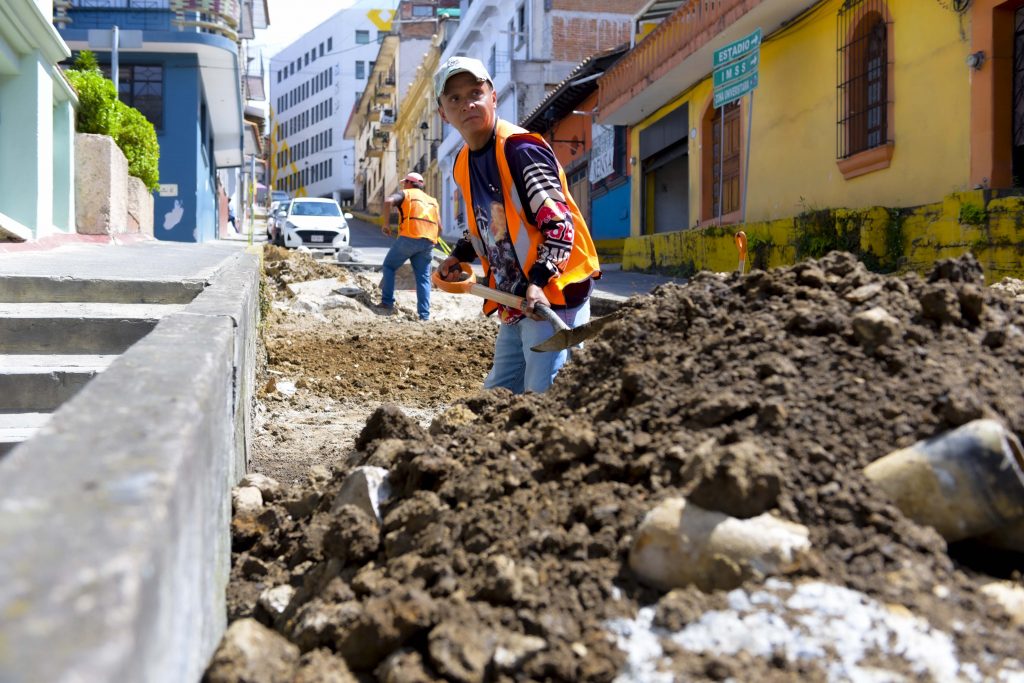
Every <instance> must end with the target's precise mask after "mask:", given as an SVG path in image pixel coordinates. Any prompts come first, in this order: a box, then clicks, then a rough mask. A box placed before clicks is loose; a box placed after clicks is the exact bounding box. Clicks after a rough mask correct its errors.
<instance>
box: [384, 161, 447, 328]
mask: <svg viewBox="0 0 1024 683" xmlns="http://www.w3.org/2000/svg"><path fill="white" fill-rule="evenodd" d="M392 206H396V207H398V216H399V218H398V238H397V239H396V240H395V243H394V244H392V245H391V249H389V250H388V255H387V256H385V257H384V276H383V278H381V282H380V291H381V296H380V299H381V302H380V304H378V305H377V308H379V309H381V310H384V311H387V312H391V311H393V310H394V308H395V271H396V270H398V269H399V268H400V267H401V266H402V264H403V263H405V262H406V261H409V263H410V264H411V265H412V271H413V273H414V274H415V276H416V313H417V314H418V315H419V317H420V320H429V319H430V260H431V254H432V252H433V249H434V245H435V244H437V239H438V237H440V211H439V210H438V205H437V200H436V199H434V198H433V197H431V196H430V195H429V194H427V193H426V192H424V191H423V176H421V175H420V174H419V173H409V174H408V175H406V176H405V178H403V179H402V190H401V191H400V192H396V193H394V194H393V195H390V196H388V197H387V198H386V199H385V200H384V225H383V226H382V227H381V231H382V232H383V233H384V234H385V235H389V236H390V235H391V207H392Z"/></svg>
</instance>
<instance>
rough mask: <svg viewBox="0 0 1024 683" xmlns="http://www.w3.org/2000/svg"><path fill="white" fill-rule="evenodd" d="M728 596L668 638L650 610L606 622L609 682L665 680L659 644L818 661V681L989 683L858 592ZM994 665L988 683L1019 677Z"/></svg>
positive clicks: (1011, 663) (925, 631)
mask: <svg viewBox="0 0 1024 683" xmlns="http://www.w3.org/2000/svg"><path fill="white" fill-rule="evenodd" d="M727 598H728V608H727V609H723V610H714V611H709V612H706V613H705V614H703V615H702V616H701V617H700V618H699V619H698V620H696V621H694V622H692V623H690V624H688V625H687V626H686V627H684V628H683V629H681V630H679V631H676V632H668V631H666V630H665V629H661V628H658V627H655V626H654V625H653V622H654V613H655V608H654V607H644V608H642V609H641V610H640V611H639V613H638V615H637V617H636V618H635V619H615V620H612V621H610V622H607V623H606V624H605V627H606V628H607V629H608V630H609V632H610V633H611V634H612V635H613V636H614V637H615V639H616V643H617V645H618V647H619V649H621V650H622V651H623V652H625V653H626V654H627V663H626V666H625V667H624V669H623V671H622V673H620V675H619V676H618V677H617V678H616V679H615V680H616V683H640V682H641V681H642V682H643V683H663V682H664V683H668V682H669V681H672V680H674V678H673V676H672V674H671V673H670V672H668V671H666V670H665V669H666V667H665V658H666V656H667V655H666V652H665V651H664V649H663V648H662V645H661V641H662V639H668V640H670V641H671V642H672V643H673V644H674V645H675V646H676V647H678V648H681V649H682V650H685V651H687V652H692V653H696V654H712V655H716V656H724V657H733V656H736V655H738V654H740V653H743V654H746V655H749V656H753V657H758V658H761V659H764V660H766V661H768V660H770V659H772V658H773V657H775V656H780V655H781V656H783V657H785V658H786V660H787V661H789V662H803V663H808V664H812V663H817V664H818V666H819V668H820V670H821V671H822V672H823V673H824V675H825V678H826V679H827V680H829V681H836V682H838V681H858V682H859V683H883V682H885V683H888V682H890V681H896V680H904V677H903V674H904V672H905V671H906V669H907V668H908V667H909V668H910V670H911V671H913V672H914V674H915V675H916V676H917V677H918V678H919V679H921V680H931V681H937V682H940V683H954V682H955V681H956V682H959V681H970V682H972V683H973V682H977V683H980V682H981V681H983V680H991V679H986V677H985V676H983V675H982V674H981V668H980V667H979V665H978V663H974V662H962V661H960V660H959V658H958V651H957V647H956V644H955V642H954V640H953V637H952V636H950V635H949V634H948V633H946V632H944V631H941V630H938V629H935V628H933V627H932V626H931V625H930V624H929V623H928V622H927V621H926V620H925V619H923V618H921V617H918V616H914V615H913V614H910V613H909V612H908V611H907V610H906V609H905V608H903V607H902V606H891V605H886V604H883V603H880V602H878V601H876V600H874V599H873V598H871V597H869V596H868V595H866V594H864V593H861V592H858V591H854V590H850V589H848V588H844V587H841V586H834V585H831V584H827V583H822V582H820V581H808V582H805V583H801V584H797V585H793V584H791V583H789V582H786V581H782V580H779V579H769V580H768V581H766V582H765V585H764V586H763V587H762V588H761V589H758V590H754V591H750V592H748V591H746V590H743V589H739V588H738V589H736V590H733V591H730V592H729V594H728V596H727ZM675 656H685V655H680V654H677V655H675ZM986 664H987V665H989V666H990V665H991V664H992V663H986ZM998 666H999V667H1000V668H1001V670H1000V671H999V672H998V674H997V676H996V678H995V680H1001V681H1018V680H1024V669H1022V668H1021V663H1020V662H1019V661H1017V660H1008V661H1003V662H999V663H998ZM986 668H988V666H986Z"/></svg>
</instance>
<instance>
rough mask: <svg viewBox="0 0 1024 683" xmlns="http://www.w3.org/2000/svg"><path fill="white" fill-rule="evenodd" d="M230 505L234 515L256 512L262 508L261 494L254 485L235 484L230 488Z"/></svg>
mask: <svg viewBox="0 0 1024 683" xmlns="http://www.w3.org/2000/svg"><path fill="white" fill-rule="evenodd" d="M231 507H232V508H233V509H234V511H235V514H236V515H247V514H257V513H259V511H260V510H262V509H263V494H262V493H261V492H260V490H259V489H258V488H256V487H255V486H236V487H235V488H234V489H232V490H231Z"/></svg>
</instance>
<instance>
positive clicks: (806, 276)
mask: <svg viewBox="0 0 1024 683" xmlns="http://www.w3.org/2000/svg"><path fill="white" fill-rule="evenodd" d="M801 265H803V267H802V268H799V270H797V275H796V281H797V282H799V283H800V284H802V285H804V286H805V287H812V288H814V289H821V288H822V287H824V286H825V284H826V283H825V272H824V271H823V270H822V269H821V268H818V267H817V266H812V265H809V264H807V265H804V264H801Z"/></svg>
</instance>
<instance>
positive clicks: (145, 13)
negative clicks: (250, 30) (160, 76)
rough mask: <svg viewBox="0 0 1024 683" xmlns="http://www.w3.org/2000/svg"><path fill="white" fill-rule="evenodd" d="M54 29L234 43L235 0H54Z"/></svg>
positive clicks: (237, 9)
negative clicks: (209, 36)
mask: <svg viewBox="0 0 1024 683" xmlns="http://www.w3.org/2000/svg"><path fill="white" fill-rule="evenodd" d="M53 8H54V14H53V23H54V24H55V25H56V26H57V27H58V28H67V27H68V26H69V25H70V27H72V28H81V29H90V28H110V27H111V26H113V25H115V24H116V25H117V26H118V27H120V28H122V29H135V30H142V31H171V30H179V31H195V32H197V33H214V34H218V35H222V36H224V37H225V38H228V39H229V40H231V41H232V42H235V41H237V40H238V29H239V23H240V21H241V17H242V9H241V4H240V2H239V0H56V1H55V2H54V4H53Z"/></svg>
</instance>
